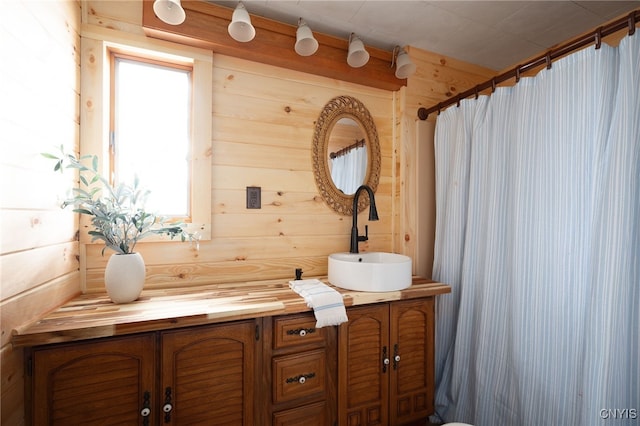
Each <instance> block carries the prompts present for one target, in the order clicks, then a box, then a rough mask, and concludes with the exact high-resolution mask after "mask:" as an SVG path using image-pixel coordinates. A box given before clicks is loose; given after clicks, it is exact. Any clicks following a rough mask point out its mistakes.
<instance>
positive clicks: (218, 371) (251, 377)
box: [160, 321, 256, 426]
mask: <svg viewBox="0 0 640 426" xmlns="http://www.w3.org/2000/svg"><path fill="white" fill-rule="evenodd" d="M255 327H256V323H255V321H243V322H237V323H228V324H221V325H211V326H203V327H193V328H189V329H185V330H175V331H167V332H163V333H162V337H161V339H162V343H161V344H162V359H161V365H162V371H161V389H160V391H161V392H162V394H163V395H162V397H161V399H162V401H161V405H163V406H164V407H166V408H165V410H164V411H165V412H166V414H165V415H164V416H165V418H164V419H162V420H161V422H162V424H173V425H186V424H188V425H207V426H213V425H245V426H251V425H253V421H254V418H253V403H254V400H253V399H254V393H253V392H254V385H255V368H256V367H255V365H256V355H255V350H256V340H255V339H256V336H255V333H256V328H255Z"/></svg>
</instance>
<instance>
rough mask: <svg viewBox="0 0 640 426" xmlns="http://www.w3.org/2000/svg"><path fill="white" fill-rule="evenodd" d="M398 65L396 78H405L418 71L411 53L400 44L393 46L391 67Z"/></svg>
mask: <svg viewBox="0 0 640 426" xmlns="http://www.w3.org/2000/svg"><path fill="white" fill-rule="evenodd" d="M394 63H395V65H396V78H399V79H405V78H407V77H409V76H410V75H412V74H413V73H414V72H416V65H415V64H414V63H413V62H411V58H410V57H409V54H408V53H407V52H406V51H405V50H404V49H403V48H401V47H400V46H396V47H394V48H393V53H392V57H391V68H393V64H394Z"/></svg>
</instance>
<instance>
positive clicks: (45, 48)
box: [0, 1, 80, 425]
mask: <svg viewBox="0 0 640 426" xmlns="http://www.w3.org/2000/svg"><path fill="white" fill-rule="evenodd" d="M2 8H3V19H1V20H0V40H2V41H1V42H0V57H2V66H0V81H2V83H1V85H0V99H2V102H1V105H2V106H1V107H0V108H1V109H0V128H1V129H2V144H0V150H1V152H2V154H1V155H0V176H1V177H0V185H1V187H0V194H1V205H0V215H1V218H2V220H1V221H0V273H1V278H2V280H1V287H0V315H1V327H2V334H1V337H0V341H1V349H0V358H1V359H0V363H1V364H2V378H1V380H2V382H1V384H0V389H1V391H0V392H1V414H0V416H1V417H0V423H2V424H3V425H5V424H6V425H22V424H24V385H23V384H24V380H23V374H24V368H23V351H22V349H15V350H14V348H13V347H12V345H11V343H10V341H11V330H12V328H14V327H15V326H18V325H21V324H25V323H29V322H32V321H35V320H36V319H37V318H39V317H40V316H42V315H43V314H44V313H46V312H47V311H49V310H51V309H53V308H55V307H56V306H58V305H60V304H61V303H63V302H65V301H66V300H68V299H69V298H70V297H72V296H73V295H74V294H77V293H79V291H80V279H79V273H78V269H79V263H78V243H77V241H76V237H75V233H76V229H77V219H76V217H75V215H74V214H73V213H72V212H71V211H63V210H61V209H60V208H59V206H60V201H61V200H62V199H63V198H64V197H65V195H66V193H67V191H68V190H69V189H70V188H71V187H72V186H73V185H74V182H73V179H72V178H69V177H66V178H63V177H62V176H57V175H55V174H54V173H53V168H52V166H53V163H52V162H51V161H50V160H49V161H47V160H46V159H44V158H43V157H42V156H41V155H40V153H41V152H44V151H52V148H53V147H55V146H60V145H65V146H66V147H67V149H69V150H72V149H77V148H78V143H79V140H78V134H79V119H78V102H79V82H80V57H79V56H80V55H79V53H78V52H79V51H80V49H79V47H80V2H79V1H57V2H30V1H11V2H3V4H2Z"/></svg>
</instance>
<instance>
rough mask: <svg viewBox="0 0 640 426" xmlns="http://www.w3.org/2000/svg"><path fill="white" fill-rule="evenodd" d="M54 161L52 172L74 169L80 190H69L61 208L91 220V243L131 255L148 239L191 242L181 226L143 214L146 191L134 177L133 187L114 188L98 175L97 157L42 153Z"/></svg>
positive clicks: (121, 184) (144, 212) (61, 148)
mask: <svg viewBox="0 0 640 426" xmlns="http://www.w3.org/2000/svg"><path fill="white" fill-rule="evenodd" d="M42 155H43V156H44V157H46V158H49V159H52V160H55V162H56V164H55V166H54V171H60V172H63V171H64V169H77V170H78V174H79V178H80V186H79V187H78V188H73V196H72V197H71V198H70V199H68V200H65V201H64V202H63V203H62V206H61V207H62V208H66V207H68V206H74V207H75V208H74V209H73V211H74V212H77V213H80V214H85V215H88V216H91V223H92V225H93V228H94V229H93V230H91V231H89V235H91V236H92V241H96V240H101V241H103V242H104V244H105V247H104V248H103V249H102V254H103V255H104V251H105V250H106V249H107V248H110V249H112V250H114V251H115V252H116V253H120V254H127V253H133V252H134V249H135V246H136V244H137V243H138V241H140V240H142V239H143V238H146V237H149V236H151V235H168V236H169V237H171V239H173V238H175V237H176V236H178V235H179V236H180V237H181V239H182V241H185V240H186V239H191V236H190V235H189V234H188V233H187V232H186V231H185V230H184V225H183V224H181V223H169V222H167V220H166V218H164V217H162V216H158V215H156V214H154V213H149V212H147V211H145V210H144V204H145V201H146V200H147V197H148V196H149V191H148V190H146V189H143V188H141V187H140V182H139V181H138V178H137V177H136V178H135V179H134V182H133V185H128V184H124V183H120V184H118V185H117V186H116V187H115V188H114V187H113V186H112V185H111V184H110V183H109V181H108V180H107V179H105V178H104V177H103V176H102V175H100V173H98V157H97V156H95V155H84V156H82V157H80V158H76V156H75V155H73V154H67V153H65V152H64V148H63V147H62V146H61V147H60V155H55V154H50V153H42Z"/></svg>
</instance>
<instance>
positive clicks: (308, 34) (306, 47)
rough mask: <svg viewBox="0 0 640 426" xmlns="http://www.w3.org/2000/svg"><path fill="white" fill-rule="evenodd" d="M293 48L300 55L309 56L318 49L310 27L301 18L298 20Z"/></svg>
mask: <svg viewBox="0 0 640 426" xmlns="http://www.w3.org/2000/svg"><path fill="white" fill-rule="evenodd" d="M295 50H296V53H297V54H298V55H300V56H311V55H313V54H314V53H316V51H317V50H318V41H317V40H316V39H315V38H314V37H313V32H312V31H311V28H309V26H308V25H307V23H306V22H304V20H303V19H302V18H300V19H299V20H298V30H297V31H296V45H295Z"/></svg>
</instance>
